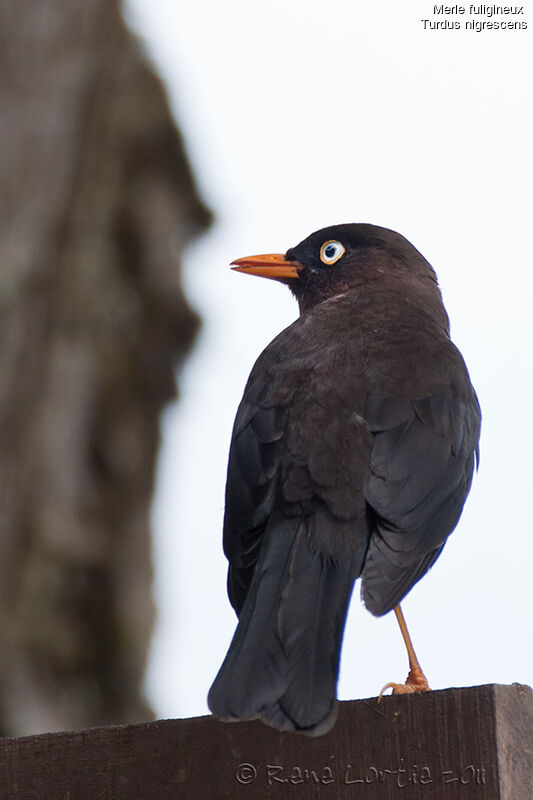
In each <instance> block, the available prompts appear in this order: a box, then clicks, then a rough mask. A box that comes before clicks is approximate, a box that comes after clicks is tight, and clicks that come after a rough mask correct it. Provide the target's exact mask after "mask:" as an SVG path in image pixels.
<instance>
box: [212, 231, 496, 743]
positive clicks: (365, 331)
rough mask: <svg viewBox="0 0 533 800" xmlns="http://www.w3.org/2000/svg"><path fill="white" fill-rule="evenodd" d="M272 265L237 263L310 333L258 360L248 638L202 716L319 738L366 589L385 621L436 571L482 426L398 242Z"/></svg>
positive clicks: (429, 284)
mask: <svg viewBox="0 0 533 800" xmlns="http://www.w3.org/2000/svg"><path fill="white" fill-rule="evenodd" d="M327 242H330V244H329V245H327V244H326V243H327ZM338 245H340V246H338ZM342 248H344V252H342ZM339 254H340V255H339ZM265 258H267V257H259V256H258V257H251V258H250V259H241V260H240V261H238V262H235V263H237V264H238V265H239V269H240V270H241V271H249V272H252V274H261V275H265V276H267V277H275V278H276V279H278V280H282V281H283V282H285V283H287V284H288V285H289V288H290V289H291V291H292V292H293V293H294V295H295V296H296V298H297V300H298V303H299V306H300V317H299V319H297V320H296V322H294V323H293V324H292V325H290V326H289V327H288V328H287V329H286V330H284V331H283V332H282V333H280V334H279V335H278V336H277V337H276V338H275V339H274V341H273V342H271V344H270V345H269V346H268V347H267V348H266V349H265V351H264V352H263V353H262V354H261V355H260V357H259V358H258V360H257V362H256V364H255V366H254V368H253V370H252V373H251V375H250V378H249V380H248V383H247V386H246V389H245V391H244V396H243V399H242V402H241V404H240V406H239V410H238V412H237V417H236V420H235V426H234V430H233V436H232V442H231V452H230V458H229V467H228V479H227V488H226V512H225V520H224V550H225V553H226V555H227V557H228V559H229V564H230V566H229V575H228V591H229V597H230V600H231V603H232V605H233V607H234V608H235V611H236V612H237V614H238V616H239V624H238V626H237V630H236V632H235V636H234V638H233V641H232V643H231V646H230V649H229V652H228V654H227V656H226V659H225V661H224V663H223V665H222V667H221V669H220V672H219V674H218V676H217V678H216V680H215V682H214V684H213V686H212V688H211V691H210V694H209V705H210V708H211V709H212V711H213V713H215V714H216V715H217V716H219V717H221V718H223V719H238V718H253V717H259V718H261V719H262V720H264V721H265V722H267V723H268V724H270V725H273V726H275V727H277V728H280V729H284V730H297V731H303V732H306V733H310V734H314V735H316V734H319V733H323V732H326V731H327V730H329V728H330V727H331V726H332V724H333V722H334V719H335V690H336V683H337V675H338V664H339V655H340V646H341V640H342V632H343V627H344V622H345V617H346V611H347V608H348V603H349V600H350V594H351V591H352V587H353V583H354V581H355V579H356V578H358V577H361V589H362V597H363V600H364V603H365V605H366V607H367V608H368V610H369V611H371V612H372V613H373V614H376V615H381V614H385V613H387V612H388V611H390V610H391V609H392V608H394V607H395V606H396V605H397V604H398V603H399V602H400V600H401V599H402V598H403V597H404V596H405V594H406V593H407V592H408V591H409V590H410V589H411V587H412V586H413V584H414V583H415V582H416V581H418V580H419V579H420V578H421V577H422V575H423V574H424V573H425V572H426V571H427V570H428V568H429V567H430V566H431V565H432V564H433V563H434V562H435V560H436V559H437V557H438V556H439V554H440V552H441V550H442V548H443V546H444V544H445V542H446V539H447V537H448V535H449V534H450V532H451V531H452V530H453V529H454V527H455V525H456V524H457V521H458V519H459V516H460V514H461V510H462V507H463V503H464V501H465V498H466V496H467V494H468V491H469V489H470V483H471V480H472V473H473V469H474V462H475V458H476V455H477V448H478V439H479V429H480V410H479V405H478V402H477V398H476V395H475V392H474V389H473V388H472V385H471V383H470V379H469V376H468V372H467V370H466V367H465V364H464V362H463V359H462V357H461V355H460V353H459V351H458V350H457V348H456V347H455V346H454V345H453V343H452V342H451V340H450V337H449V324H448V317H447V314H446V311H445V309H444V306H443V304H442V299H441V294H440V291H439V288H438V285H437V279H436V276H435V273H434V271H433V269H432V268H431V266H430V264H429V263H428V262H427V261H426V260H425V259H424V258H423V256H422V255H421V254H420V253H419V252H418V251H417V250H416V249H415V248H414V247H413V246H412V245H411V244H410V243H409V242H408V241H407V240H406V239H404V238H403V237H402V236H400V235H399V234H397V233H394V232H393V231H390V230H386V229H384V228H379V227H375V226H373V225H356V224H353V225H337V226H334V227H331V228H325V229H323V230H320V231H317V232H316V233H313V234H312V235H311V236H309V237H308V238H307V239H305V240H304V241H303V242H301V243H300V244H299V245H298V246H297V247H294V248H292V249H291V250H289V251H288V252H287V253H286V255H285V257H283V256H273V257H270V259H271V262H270V263H267V262H266V261H265ZM261 259H263V261H261ZM321 259H322V260H321ZM333 259H335V260H334V261H333ZM328 261H329V262H330V263H327V262H328ZM261 264H262V265H263V266H260V267H258V265H261ZM269 270H270V271H269Z"/></svg>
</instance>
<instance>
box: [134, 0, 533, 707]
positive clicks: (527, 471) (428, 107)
mask: <svg viewBox="0 0 533 800" xmlns="http://www.w3.org/2000/svg"><path fill="white" fill-rule="evenodd" d="M432 10H433V4H432V3H430V2H402V3H398V1H397V0H381V2H375V3H370V2H367V3H357V2H355V0H328V2H327V3H325V2H323V0H320V2H319V1H318V0H284V1H283V2H282V0H269V2H261V3H259V2H255V0H224V1H223V2H219V1H218V0H194V1H193V0H189V2H186V0H181V2H179V1H178V0H174V2H173V0H129V2H128V3H127V17H128V20H129V22H130V24H132V25H133V26H134V28H135V29H136V30H137V31H138V32H139V33H140V35H141V37H142V39H143V40H144V42H145V47H146V48H147V50H148V52H149V54H150V56H151V58H152V59H153V60H154V61H155V63H156V64H157V66H158V68H159V69H160V71H161V73H162V75H163V77H164V79H165V81H166V84H167V87H168V92H169V96H170V99H171V103H172V106H173V109H174V111H175V112H176V115H177V118H178V121H179V125H180V127H181V129H182V131H183V133H184V135H185V139H186V144H187V148H188V152H189V155H190V157H191V160H192V163H193V167H194V170H195V173H196V175H197V177H198V182H199V186H200V190H201V192H202V194H203V196H204V198H205V200H206V201H207V203H208V204H209V205H210V206H211V208H212V209H213V211H214V212H215V214H216V217H217V224H216V225H215V227H214V228H213V230H212V231H211V233H210V234H209V235H207V236H206V237H204V238H203V239H202V240H201V241H200V242H198V243H197V244H195V245H194V247H191V248H190V250H189V252H188V253H187V255H186V259H185V263H184V272H185V276H184V277H185V284H186V288H187V292H188V295H189V298H190V300H191V302H192V303H193V305H195V306H196V307H197V308H198V309H199V310H200V312H201V313H202V315H203V318H204V327H203V331H202V334H201V337H200V340H199V342H198V345H197V347H196V350H195V352H194V354H193V355H192V357H191V358H190V360H189V361H188V363H187V365H186V367H185V369H184V371H183V372H182V374H181V375H180V376H179V380H180V387H181V399H180V402H179V404H178V405H176V406H173V407H171V408H169V409H168V410H167V412H166V413H165V416H164V420H163V435H164V441H163V449H162V455H161V461H160V469H159V480H158V489H157V494H156V499H155V503H154V514H153V520H154V527H155V545H154V559H155V566H156V587H155V588H156V597H157V602H158V607H159V619H158V624H157V629H156V633H155V637H154V641H153V648H152V657H151V660H150V664H149V669H148V677H147V692H148V695H149V698H150V700H151V701H152V703H153V705H154V707H155V709H156V713H157V714H158V716H160V717H169V716H191V715H196V714H202V713H205V712H206V710H207V707H206V704H205V697H206V694H207V691H208V689H209V686H210V684H211V682H212V680H213V678H214V676H215V674H216V671H217V669H218V667H219V665H220V663H221V661H222V659H223V656H224V654H225V651H226V648H227V646H228V644H229V641H230V639H231V635H232V632H233V629H234V626H235V616H234V614H233V611H232V610H231V608H230V606H229V602H228V600H227V598H226V592H225V580H226V562H225V559H224V557H223V555H222V551H221V528H222V517H223V503H224V500H223V492H224V482H225V470H226V463H227V451H228V445H229V439H230V433H231V426H232V423H233V418H234V415H235V411H236V408H237V405H238V402H239V399H240V396H241V394H242V390H243V387H244V383H245V380H246V377H247V375H248V373H249V371H250V368H251V366H252V364H253V362H254V360H255V358H256V357H257V356H258V354H259V353H260V351H261V350H262V349H263V347H264V346H265V345H266V344H267V343H268V342H269V341H270V340H271V339H272V338H273V337H274V335H275V334H276V333H278V332H279V331H280V330H281V329H282V328H283V327H285V326H286V325H288V324H289V323H290V322H291V321H292V320H293V319H294V318H295V317H296V315H297V308H296V305H295V303H294V301H293V300H292V299H291V297H290V295H289V293H288V292H287V291H286V289H285V288H284V287H282V286H280V285H278V284H275V283H274V282H270V281H264V280H261V279H259V278H250V277H248V276H242V275H238V274H236V273H232V272H231V271H230V270H229V268H228V263H229V262H230V261H231V260H233V259H234V258H237V257H240V256H244V255H249V254H251V253H261V252H284V251H285V250H286V249H287V248H288V247H290V246H292V245H295V244H297V243H298V242H299V241H300V240H301V239H303V238H304V237H305V236H307V235H308V234H309V233H311V232H312V231H314V230H316V229H317V228H321V227H324V226H326V225H331V224H336V223H340V222H371V223H374V224H379V225H383V226H386V227H390V228H393V229H396V230H398V231H399V232H401V233H403V234H404V235H405V236H406V237H407V238H408V239H410V240H411V241H412V242H413V244H414V245H415V246H416V247H417V248H418V249H419V250H421V252H422V253H423V254H424V255H425V256H426V257H427V258H428V259H429V261H430V262H431V263H432V264H433V266H434V267H435V269H436V271H437V273H438V275H439V279H440V283H441V287H442V290H443V294H444V298H445V302H446V306H447V309H448V312H449V314H450V318H451V322H452V335H453V338H454V340H455V342H456V343H457V344H458V346H459V347H460V349H461V350H462V352H463V355H464V356H465V359H466V361H467V363H468V365H469V368H470V372H471V376H472V379H473V382H474V384H475V386H476V389H477V391H478V394H479V397H480V401H481V405H482V408H483V414H484V426H483V432H482V444H481V465H480V469H479V473H478V475H477V477H476V479H475V482H474V488H473V490H472V493H471V496H470V498H469V500H468V502H467V505H466V508H465V511H464V513H463V516H462V519H461V522H460V524H459V527H458V528H457V530H456V531H455V533H454V534H453V536H452V537H451V539H450V541H449V542H448V544H447V546H446V549H445V551H444V553H443V555H442V556H441V558H440V559H439V561H438V562H437V564H436V566H435V567H434V569H433V570H432V571H431V572H430V573H429V574H428V575H426V577H425V578H424V579H423V580H422V582H421V583H419V584H418V585H417V586H416V587H415V588H414V590H413V591H412V592H411V594H410V595H409V597H408V598H407V600H406V601H405V603H404V611H405V613H406V616H407V620H408V623H409V625H410V627H411V631H412V634H413V638H414V642H415V647H416V649H417V651H418V654H419V656H420V659H421V661H422V666H423V668H424V669H425V671H426V673H427V675H428V678H429V680H430V683H431V684H432V686H433V687H434V688H444V687H447V686H466V685H475V684H480V683H490V682H500V683H511V682H513V681H519V682H523V683H532V682H533V641H532V638H533V637H532V628H533V626H532V623H531V607H532V602H531V599H532V596H533V530H532V527H533V525H532V513H531V509H532V505H533V502H532V495H533V482H532V477H531V458H532V455H531V454H532V452H533V421H532V420H533V409H532V400H533V378H532V374H533V369H532V367H533V364H532V356H531V349H532V335H531V334H532V328H533V325H532V315H533V307H532V289H533V279H532V277H531V276H532V266H533V265H532V258H531V251H532V247H531V219H532V210H533V209H532V201H531V187H532V183H533V170H532V158H531V153H532V145H531V142H532V141H533V130H532V124H531V106H530V102H531V79H532V78H533V74H532V73H533V70H532V63H531V55H530V53H531V52H532V37H531V33H530V30H528V31H486V32H483V33H476V32H474V31H466V30H460V31H451V30H438V31H424V30H423V29H422V25H421V22H420V19H421V18H424V17H426V18H427V17H431V18H432V19H433V17H432V16H431V15H432ZM525 18H526V19H527V20H528V23H529V25H530V29H531V28H533V15H529V16H528V8H527V7H526V17H525ZM438 19H442V17H439V18H438ZM461 19H462V20H463V21H464V19H465V18H464V17H463V18H461ZM478 19H479V18H478ZM507 19H509V18H507ZM406 670H407V664H406V656H405V652H404V650H403V646H402V643H401V639H400V634H399V632H398V630H397V628H396V624H395V621H394V618H393V615H388V616H387V617H385V618H382V619H375V618H373V617H371V616H370V615H369V614H368V612H366V611H365V610H364V608H363V607H362V606H361V602H360V599H359V590H358V587H356V590H355V592H354V598H353V601H352V607H351V610H350V616H349V621H348V625H347V629H346V634H345V640H344V648H343V657H342V665H341V680H340V685H339V694H340V696H341V697H342V698H358V697H366V696H375V695H376V694H377V692H379V689H380V688H381V686H382V685H383V684H384V683H386V682H387V681H390V680H396V681H399V680H403V679H404V678H405V675H406Z"/></svg>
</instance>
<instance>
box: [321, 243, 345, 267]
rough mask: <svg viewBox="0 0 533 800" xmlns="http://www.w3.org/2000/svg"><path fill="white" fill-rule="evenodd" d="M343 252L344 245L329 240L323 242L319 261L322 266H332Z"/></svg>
mask: <svg viewBox="0 0 533 800" xmlns="http://www.w3.org/2000/svg"><path fill="white" fill-rule="evenodd" d="M345 252H346V250H345V248H344V245H342V244H341V243H340V242H337V241H335V240H334V239H331V240H330V241H329V242H324V244H323V245H322V247H321V248H320V260H321V261H322V263H323V264H334V263H335V262H336V261H338V260H339V258H340V257H341V256H343V255H344V253H345Z"/></svg>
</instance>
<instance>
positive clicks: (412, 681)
mask: <svg viewBox="0 0 533 800" xmlns="http://www.w3.org/2000/svg"><path fill="white" fill-rule="evenodd" d="M387 689H392V693H393V694H413V693H414V692H430V691H431V688H430V686H429V683H428V682H427V678H426V676H425V675H424V673H423V672H422V670H421V669H420V667H418V666H416V667H411V669H410V670H409V675H408V676H407V680H406V681H405V683H386V684H385V686H384V687H383V689H382V690H381V692H380V693H379V697H378V703H379V701H380V700H381V698H382V697H383V694H384V693H385V692H386V691H387Z"/></svg>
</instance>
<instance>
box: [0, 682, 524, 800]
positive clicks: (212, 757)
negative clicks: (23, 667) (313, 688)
mask: <svg viewBox="0 0 533 800" xmlns="http://www.w3.org/2000/svg"><path fill="white" fill-rule="evenodd" d="M532 787H533V691H532V690H531V689H530V688H529V687H527V686H521V685H519V684H513V685H512V686H498V685H488V686H477V687H472V688H467V689H447V690H445V691H436V692H430V693H427V694H423V695H404V696H400V697H385V698H383V700H382V702H381V703H378V702H377V700H376V699H375V698H372V699H369V700H356V701H351V702H343V703H341V704H340V713H339V719H338V722H337V724H336V725H335V727H334V729H333V731H332V732H331V733H329V734H327V735H326V736H322V737H318V738H316V739H310V738H307V737H304V736H298V735H295V734H286V733H285V734H283V733H279V732H277V731H275V730H272V729H271V728H267V727H266V726H264V725H263V724H262V723H260V722H242V723H233V724H229V723H223V722H219V721H217V720H215V719H213V718H212V717H198V718H194V719H184V720H169V721H162V722H151V723H147V724H143V725H128V726H116V727H107V728H93V729H90V730H86V731H81V732H78V733H59V734H45V735H42V736H30V737H26V738H22V739H3V740H0V797H1V798H2V799H3V798H6V799H8V800H43V799H47V798H53V799H54V800H104V798H105V800H180V799H181V798H183V799H184V800H185V798H187V800H223V798H231V800H234V799H235V800H240V798H242V800H268V798H278V800H289V799H290V800H300V798H305V799H306V800H309V799H311V800H312V799H313V798H332V800H337V799H338V798H341V799H342V800H344V798H346V799H347V798H350V800H353V799H354V798H355V799H356V800H365V799H366V798H368V800H396V798H399V799H400V800H425V799H426V798H427V800H454V799H455V798H457V799H458V800H478V799H479V800H531V797H532Z"/></svg>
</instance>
